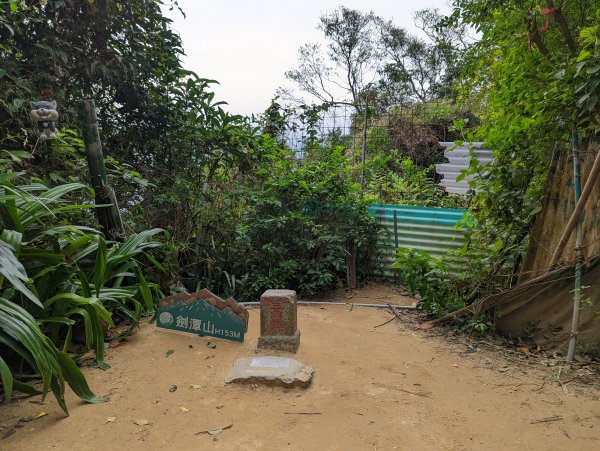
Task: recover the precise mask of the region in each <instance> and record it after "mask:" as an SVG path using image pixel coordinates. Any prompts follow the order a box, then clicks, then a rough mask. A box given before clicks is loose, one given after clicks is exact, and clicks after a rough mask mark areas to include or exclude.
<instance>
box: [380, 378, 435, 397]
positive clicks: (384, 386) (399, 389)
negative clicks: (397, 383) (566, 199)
mask: <svg viewBox="0 0 600 451" xmlns="http://www.w3.org/2000/svg"><path fill="white" fill-rule="evenodd" d="M372 384H373V385H376V386H377V387H383V388H389V389H390V390H397V391H401V392H404V393H408V394H410V395H416V396H422V397H423V398H431V393H425V392H415V391H410V390H405V389H404V388H400V387H394V386H393V385H386V384H380V383H378V382H372Z"/></svg>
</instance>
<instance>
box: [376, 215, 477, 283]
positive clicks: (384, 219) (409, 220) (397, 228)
mask: <svg viewBox="0 0 600 451" xmlns="http://www.w3.org/2000/svg"><path fill="white" fill-rule="evenodd" d="M467 211H468V210H455V209H451V208H427V207H405V206H401V205H381V204H375V205H372V206H371V207H370V208H369V213H370V214H372V215H374V216H376V217H377V218H378V219H379V223H380V224H381V225H382V226H384V228H385V235H384V238H383V241H382V242H381V243H380V245H381V248H380V255H381V265H380V266H381V267H382V270H383V274H377V275H378V276H385V277H390V278H391V277H393V276H394V272H393V270H392V269H390V268H389V267H390V265H391V264H392V263H394V261H395V255H396V251H395V249H396V248H398V247H403V248H414V249H421V250H424V251H426V252H428V253H429V254H430V255H432V256H434V257H442V256H444V255H446V254H447V253H448V252H449V251H451V250H453V249H457V248H459V247H461V246H462V244H463V242H464V236H463V234H462V232H461V230H460V229H457V228H456V227H455V226H456V224H457V223H458V221H459V220H460V219H461V218H462V217H463V215H464V214H465V213H467Z"/></svg>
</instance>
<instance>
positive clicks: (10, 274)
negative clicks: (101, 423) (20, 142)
mask: <svg viewBox="0 0 600 451" xmlns="http://www.w3.org/2000/svg"><path fill="white" fill-rule="evenodd" d="M19 175H20V174H18V173H15V172H5V173H4V174H2V178H1V179H0V350H1V354H0V355H1V357H0V376H1V379H2V385H3V387H4V394H5V399H6V400H9V399H10V397H11V396H12V392H13V390H18V391H22V392H25V393H30V394H32V393H42V395H44V396H45V394H46V393H47V392H48V391H49V390H51V391H52V392H53V393H54V395H55V396H56V398H57V400H58V402H59V403H60V405H61V407H62V408H63V410H64V411H65V412H67V408H66V405H65V403H64V399H63V396H64V383H65V381H66V382H67V383H68V384H69V385H70V386H71V387H72V388H73V390H74V391H75V393H76V394H77V395H78V396H80V397H81V398H82V399H84V400H86V401H88V402H100V401H101V398H98V397H96V396H95V395H93V393H92V392H91V391H90V389H89V387H88V386H87V383H86V382H85V379H84V377H83V375H82V374H81V372H80V371H79V369H78V368H77V366H76V365H75V363H74V361H73V360H72V358H71V357H70V356H69V355H68V354H67V351H68V350H69V349H70V346H71V343H72V340H73V336H74V330H75V331H76V332H77V331H78V330H82V332H83V335H84V337H85V344H84V346H85V347H84V349H94V350H95V352H96V359H97V362H98V364H99V365H104V363H103V357H104V338H105V333H104V329H105V328H106V327H108V326H112V325H113V316H114V315H115V314H116V315H120V316H121V317H127V318H128V319H129V320H130V322H131V323H132V325H135V324H137V322H138V321H139V320H140V318H141V314H142V312H144V311H150V310H153V298H154V297H158V296H160V292H159V290H158V287H157V286H156V285H154V284H151V283H148V282H147V281H146V279H145V277H144V275H143V271H142V263H141V261H142V260H141V259H140V258H141V257H143V256H144V254H145V252H146V251H148V250H149V249H152V248H154V247H156V246H158V245H159V243H157V242H154V241H152V240H151V238H152V237H153V236H155V235H156V234H158V233H159V232H160V230H159V229H154V230H148V231H144V232H142V233H139V234H133V235H131V236H130V237H129V238H128V239H127V240H125V242H123V243H106V242H105V240H104V238H103V237H102V236H101V235H100V234H99V233H98V232H97V231H96V230H94V229H91V228H89V227H86V226H78V225H74V224H71V223H69V222H68V221H67V218H66V214H67V213H69V212H73V211H77V210H86V209H89V208H91V207H92V205H90V204H75V203H73V200H72V198H71V197H72V196H73V195H75V194H77V195H79V196H80V197H83V198H85V197H87V196H85V195H84V196H82V194H83V193H84V192H85V191H86V187H85V186H84V185H81V184H79V183H69V184H64V185H59V186H56V187H53V188H47V187H46V186H44V185H42V184H29V185H20V186H17V185H14V184H13V183H12V181H14V180H15V179H17V178H18V177H19ZM145 261H147V262H152V261H153V259H152V258H151V257H148V258H147V259H145ZM154 264H155V265H157V266H160V265H158V263H157V262H155V261H154ZM57 348H58V349H57ZM59 349H62V351H60V350H59ZM11 368H13V369H14V368H19V371H18V373H19V375H16V373H14V370H11ZM27 373H32V374H34V375H38V376H39V377H40V379H41V381H42V387H41V390H37V389H35V388H34V387H33V386H31V385H28V384H25V383H23V382H22V381H21V377H22V376H23V375H24V374H25V375H31V374H27Z"/></svg>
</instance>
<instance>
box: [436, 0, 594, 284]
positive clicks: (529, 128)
mask: <svg viewBox="0 0 600 451" xmlns="http://www.w3.org/2000/svg"><path fill="white" fill-rule="evenodd" d="M453 5H454V13H453V15H452V16H451V17H450V18H449V19H448V20H447V23H448V24H449V25H452V24H457V23H459V24H462V25H467V26H470V27H472V28H474V30H475V31H477V32H478V33H479V35H480V38H481V39H480V40H479V41H478V42H477V43H476V44H475V45H474V46H473V47H472V48H471V49H470V51H469V53H468V54H467V55H466V59H467V65H466V69H465V71H464V73H463V76H462V78H461V80H460V83H459V85H458V86H459V87H460V90H461V100H462V102H463V104H464V105H468V106H469V107H470V108H472V109H473V110H474V111H476V112H477V113H478V114H479V116H480V117H481V125H480V126H479V127H478V128H476V129H474V130H471V131H469V132H465V134H464V136H463V139H464V140H466V141H485V142H486V147H488V148H490V149H493V150H494V162H493V163H492V164H490V165H488V166H487V167H485V168H483V167H481V166H480V165H478V164H476V162H475V161H474V164H472V165H471V167H470V169H469V171H468V173H469V174H473V175H475V176H476V177H475V181H474V182H473V184H474V185H476V187H477V189H478V193H477V194H476V195H475V196H474V198H473V200H472V202H471V209H472V211H473V214H474V216H475V218H476V221H477V224H478V225H477V227H476V228H473V229H472V230H471V234H470V240H468V242H467V244H466V247H465V249H464V252H465V253H470V254H471V255H472V256H473V260H475V261H479V262H480V263H481V264H480V266H479V270H478V271H479V273H480V274H481V277H480V281H479V283H478V286H479V289H480V294H481V295H485V294H486V293H490V292H493V291H497V290H498V289H501V288H506V287H507V286H509V285H510V283H511V282H512V281H513V277H512V276H513V274H514V273H515V272H517V271H518V269H519V262H520V261H522V258H523V255H524V253H525V251H526V247H527V243H528V241H527V238H528V234H529V231H530V229H531V225H532V222H533V219H534V217H535V215H536V214H537V213H538V212H539V211H540V199H541V197H542V195H543V185H544V182H545V180H546V177H547V174H548V163H549V161H550V160H551V156H552V155H553V153H555V152H566V151H568V150H569V148H570V144H569V143H570V138H571V133H572V130H573V129H574V128H575V127H577V128H579V135H580V138H581V139H580V142H581V145H582V147H585V146H587V145H588V144H589V143H590V141H591V140H592V139H594V134H595V133H597V130H598V120H597V117H596V116H597V111H598V105H597V104H596V103H595V100H594V98H595V92H594V91H595V89H596V87H597V82H596V78H597V71H596V70H595V69H596V65H597V24H598V17H600V16H599V15H598V14H599V13H598V11H597V6H595V5H593V3H590V2H560V3H558V2H548V5H547V8H539V7H538V6H536V4H535V3H531V4H530V3H526V2H525V3H524V2H521V1H517V0H514V1H509V2H503V3H502V4H501V3H497V2H496V3H494V2H479V1H471V0H455V1H454V2H453ZM578 36H580V38H579V39H577V37H578ZM483 169H485V171H484V170H483ZM473 288H477V285H476V286H474V287H473Z"/></svg>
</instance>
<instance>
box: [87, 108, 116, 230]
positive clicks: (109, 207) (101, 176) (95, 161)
mask: <svg viewBox="0 0 600 451" xmlns="http://www.w3.org/2000/svg"><path fill="white" fill-rule="evenodd" d="M77 115H78V117H79V122H80V124H81V132H82V135H83V142H84V144H85V157H86V160H87V164H88V168H89V171H90V184H91V185H92V188H93V189H94V194H95V203H96V205H97V206H98V207H97V208H96V209H95V210H96V215H97V217H98V222H99V223H100V229H101V231H102V232H103V233H104V235H105V236H107V237H108V238H109V239H115V240H120V239H122V237H123V223H122V221H121V215H120V213H119V206H118V205H117V199H116V196H115V195H114V191H113V190H112V188H111V187H110V186H109V185H108V180H107V177H106V167H105V166H104V154H103V153H102V142H101V141H100V132H99V130H98V118H97V116H96V105H95V103H94V101H93V100H83V101H80V102H78V103H77Z"/></svg>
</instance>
